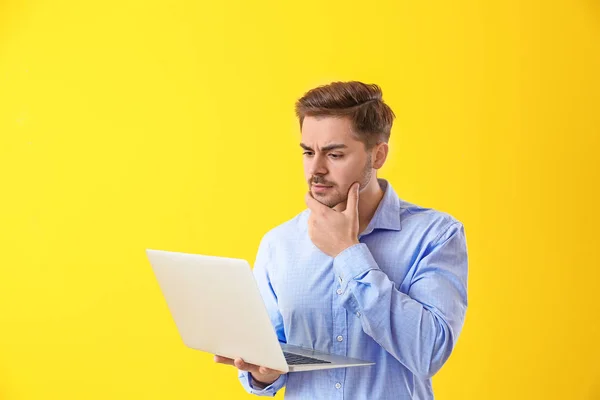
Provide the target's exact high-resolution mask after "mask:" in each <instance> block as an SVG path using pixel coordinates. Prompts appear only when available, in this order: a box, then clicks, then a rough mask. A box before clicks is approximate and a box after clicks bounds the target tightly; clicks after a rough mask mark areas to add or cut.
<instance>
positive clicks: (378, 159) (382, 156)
mask: <svg viewBox="0 0 600 400" xmlns="http://www.w3.org/2000/svg"><path fill="white" fill-rule="evenodd" d="M372 151H373V153H372V156H373V157H372V160H373V168H375V169H380V168H381V167H383V164H385V160H386V159H387V155H388V151H389V146H388V144H387V143H385V142H382V143H377V144H376V145H375V147H374V148H373V150H372Z"/></svg>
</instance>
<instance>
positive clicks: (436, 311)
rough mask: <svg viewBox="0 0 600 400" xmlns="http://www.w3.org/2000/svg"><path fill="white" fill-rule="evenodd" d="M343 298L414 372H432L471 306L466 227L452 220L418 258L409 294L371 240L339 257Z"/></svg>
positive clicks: (336, 261)
mask: <svg viewBox="0 0 600 400" xmlns="http://www.w3.org/2000/svg"><path fill="white" fill-rule="evenodd" d="M333 266H334V270H335V272H336V274H337V276H339V277H341V278H342V290H343V294H342V302H343V304H344V307H345V308H346V309H347V310H348V311H350V312H352V313H353V314H357V313H359V314H357V315H360V317H359V318H360V321H361V324H362V327H363V330H364V332H365V333H367V334H368V335H369V336H371V337H372V338H373V339H374V340H375V341H376V342H377V343H379V345H381V346H382V347H383V348H384V349H385V350H386V351H387V352H388V353H390V354H391V355H392V356H393V357H394V358H396V359H397V360H398V361H400V362H401V363H402V364H403V365H404V366H406V368H408V369H409V370H410V371H411V372H413V373H414V374H416V375H418V376H421V377H424V378H429V377H431V376H433V375H434V374H435V373H436V372H437V371H438V370H439V369H440V368H441V367H442V365H443V364H444V363H445V362H446V360H447V359H448V357H449V356H450V353H451V352H452V349H453V348H454V345H455V343H456V340H457V338H458V336H459V333H460V331H461V329H462V326H463V323H464V317H465V313H466V308H467V249H466V240H465V234H464V228H463V226H462V224H461V223H460V222H455V223H453V224H451V225H450V226H449V227H448V228H446V229H445V231H443V232H442V233H441V234H440V235H439V236H438V238H437V239H436V240H434V241H433V242H432V243H431V244H430V245H429V248H428V250H427V251H426V253H425V254H424V256H423V257H422V258H421V259H420V260H419V261H418V263H417V265H416V271H415V273H414V275H413V278H412V280H411V285H410V289H409V291H408V294H405V293H402V292H400V291H399V290H398V289H397V288H396V287H395V284H394V282H392V281H391V280H390V279H389V278H388V276H387V275H386V274H385V273H384V272H383V271H381V270H380V269H379V267H378V266H377V263H376V262H375V260H374V259H373V256H372V255H371V253H370V251H369V249H368V248H367V246H366V245H365V244H356V245H354V246H351V247H349V248H347V249H346V250H344V251H342V252H341V253H339V254H338V255H337V256H336V257H335V258H334V263H333Z"/></svg>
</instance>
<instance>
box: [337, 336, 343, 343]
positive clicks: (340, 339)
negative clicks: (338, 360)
mask: <svg viewBox="0 0 600 400" xmlns="http://www.w3.org/2000/svg"><path fill="white" fill-rule="evenodd" d="M336 339H337V341H338V342H341V341H342V340H344V338H343V337H342V336H341V335H340V336H338V337H337V338H336Z"/></svg>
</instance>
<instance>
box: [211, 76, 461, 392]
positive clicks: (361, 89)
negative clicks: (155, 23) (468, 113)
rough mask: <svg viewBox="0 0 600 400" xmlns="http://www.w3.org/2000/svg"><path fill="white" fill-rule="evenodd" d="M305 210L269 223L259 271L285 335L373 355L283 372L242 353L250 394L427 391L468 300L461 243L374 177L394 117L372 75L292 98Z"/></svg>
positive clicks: (455, 227)
mask: <svg viewBox="0 0 600 400" xmlns="http://www.w3.org/2000/svg"><path fill="white" fill-rule="evenodd" d="M296 113H297V115H298V118H299V120H300V127H301V132H302V143H301V144H300V146H301V148H302V151H303V154H304V173H305V177H306V181H307V183H308V186H309V191H308V193H307V195H306V204H307V206H308V209H307V210H305V211H303V212H302V213H300V214H299V215H297V216H296V217H295V218H293V219H292V220H290V221H287V222H286V223H284V224H282V225H280V226H278V227H276V228H274V229H272V230H271V231H270V232H268V233H267V234H266V235H265V236H264V237H263V239H262V241H261V244H260V246H259V250H258V254H257V258H256V263H255V265H254V275H255V278H256V280H257V282H258V285H259V288H260V291H261V293H262V296H263V300H264V302H265V304H266V306H267V309H268V312H269V315H270V318H271V322H272V324H273V327H274V328H275V330H276V332H277V335H278V338H279V340H280V341H282V342H287V343H290V344H293V345H299V346H303V347H309V348H313V349H316V350H320V351H325V352H330V353H335V354H340V355H344V356H348V357H354V358H359V359H363V360H370V361H374V362H375V363H376V364H375V365H374V366H368V367H354V368H339V369H329V370H318V371H312V372H296V373H293V372H291V373H288V374H279V373H278V372H277V371H273V370H269V369H266V368H264V367H260V366H256V365H251V364H247V363H245V362H244V361H243V360H241V359H236V360H232V359H228V358H224V357H220V356H215V361H217V362H221V363H225V364H230V365H234V366H235V367H237V368H238V369H239V370H240V373H239V378H240V380H241V382H242V384H243V385H244V387H245V388H246V390H247V391H248V392H250V393H254V394H258V395H265V396H274V395H275V393H276V392H277V391H278V390H280V389H281V388H282V387H284V386H285V387H286V391H285V392H286V398H287V399H369V400H373V399H401V398H402V399H421V400H423V399H433V391H432V387H431V377H432V376H433V375H434V374H435V373H436V372H437V371H438V370H439V369H440V368H441V367H442V365H443V364H444V362H445V361H446V360H447V359H448V357H449V356H450V353H451V352H452V349H453V348H454V345H455V343H456V340H457V339H458V336H459V334H460V331H461V329H462V326H463V322H464V317H465V312H466V308H467V249H466V241H465V234H464V229H463V226H462V224H461V223H460V222H459V221H457V220H456V219H454V218H453V217H452V216H450V215H448V214H445V213H441V212H438V211H435V210H432V209H426V208H422V207H419V206H416V205H414V204H410V203H408V202H406V201H404V200H402V199H400V198H399V197H398V196H397V195H396V193H395V192H394V190H393V189H392V186H391V185H390V184H389V183H388V182H387V181H385V180H383V179H378V178H377V170H378V169H379V168H381V167H382V166H383V164H384V162H385V160H386V157H387V155H388V143H387V142H388V139H389V136H390V130H391V127H392V122H393V119H394V114H393V112H392V110H391V109H390V108H389V107H388V106H387V105H386V104H385V103H384V102H383V100H382V93H381V90H380V89H379V87H378V86H376V85H366V84H363V83H360V82H334V83H331V84H330V85H327V86H322V87H318V88H315V89H313V90H310V91H309V92H307V93H306V94H305V95H304V97H302V98H301V99H300V100H299V101H298V102H297V104H296Z"/></svg>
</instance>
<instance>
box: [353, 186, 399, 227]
mask: <svg viewBox="0 0 600 400" xmlns="http://www.w3.org/2000/svg"><path fill="white" fill-rule="evenodd" d="M377 181H378V182H379V187H381V189H382V190H383V191H384V193H383V198H382V199H381V201H380V202H379V205H378V206H377V210H375V214H374V215H373V218H371V222H369V225H368V226H367V228H366V229H365V230H364V232H363V233H361V236H364V235H368V234H369V233H371V232H373V230H375V229H387V230H393V231H399V230H401V229H402V223H401V220H400V199H399V198H398V195H396V192H395V191H394V188H392V185H391V184H390V183H389V182H388V181H386V180H385V179H377Z"/></svg>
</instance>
